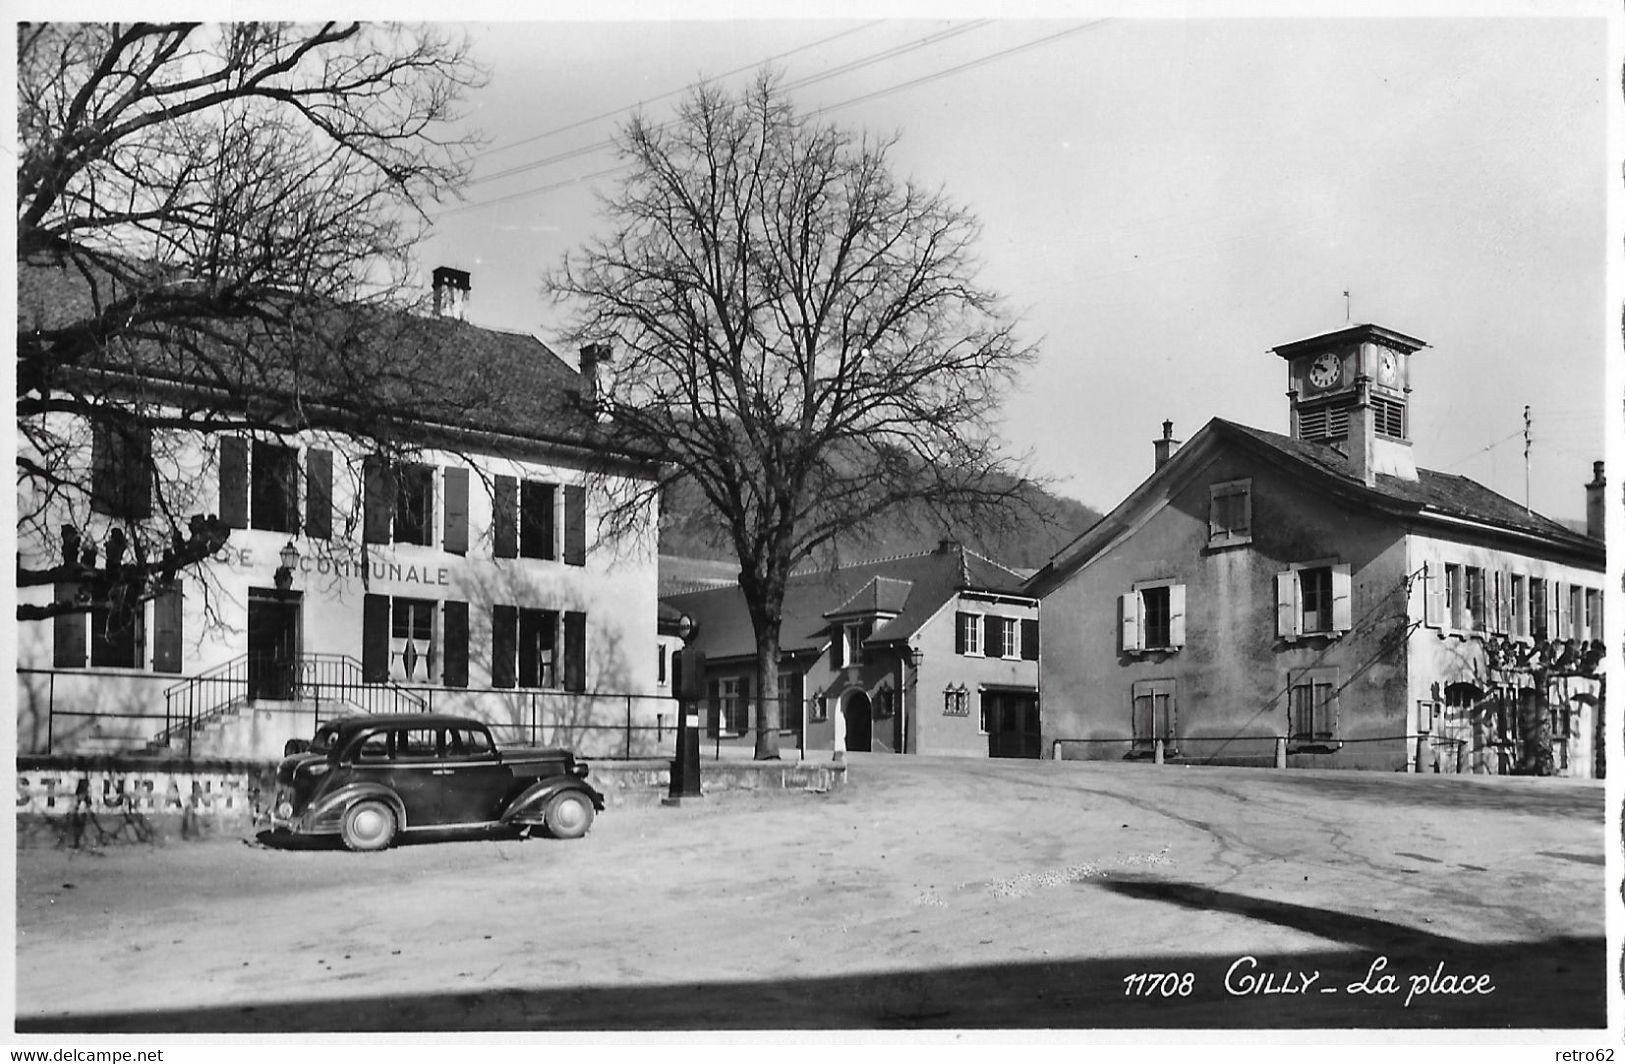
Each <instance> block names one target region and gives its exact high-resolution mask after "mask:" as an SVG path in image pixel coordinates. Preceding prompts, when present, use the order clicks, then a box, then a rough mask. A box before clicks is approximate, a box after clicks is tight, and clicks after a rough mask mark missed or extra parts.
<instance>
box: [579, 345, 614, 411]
mask: <svg viewBox="0 0 1625 1064" xmlns="http://www.w3.org/2000/svg"><path fill="white" fill-rule="evenodd" d="M609 355H610V351H609V345H608V344H587V345H586V346H584V347H582V349H581V405H582V406H583V407H584V408H585V409H587V410H588V411H591V412H592V413H594V414H596V413H597V412H598V407H599V395H598V367H599V365H601V364H602V363H605V362H608V361H609Z"/></svg>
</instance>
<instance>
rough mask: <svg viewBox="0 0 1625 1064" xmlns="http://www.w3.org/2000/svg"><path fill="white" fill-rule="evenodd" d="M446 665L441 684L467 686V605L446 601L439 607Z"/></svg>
mask: <svg viewBox="0 0 1625 1064" xmlns="http://www.w3.org/2000/svg"><path fill="white" fill-rule="evenodd" d="M440 610H441V629H442V634H443V642H444V643H445V655H446V663H445V666H444V667H443V669H442V672H441V682H442V683H444V684H445V685H446V686H447V687H467V686H468V603H466V602H457V601H448V602H446V603H445V604H444V605H442V606H441V607H440Z"/></svg>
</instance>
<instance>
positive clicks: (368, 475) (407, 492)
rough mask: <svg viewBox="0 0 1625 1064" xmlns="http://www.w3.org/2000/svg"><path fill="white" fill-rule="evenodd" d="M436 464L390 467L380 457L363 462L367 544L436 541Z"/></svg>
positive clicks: (429, 543) (426, 544)
mask: <svg viewBox="0 0 1625 1064" xmlns="http://www.w3.org/2000/svg"><path fill="white" fill-rule="evenodd" d="M434 474H435V471H434V467H433V466H427V465H420V464H417V463H403V464H400V465H394V466H390V465H388V464H386V463H385V462H384V461H383V460H382V459H380V458H368V459H366V461H365V462H364V463H363V465H362V490H363V494H364V496H365V520H364V526H365V527H364V529H363V531H364V533H365V538H366V541H367V542H368V543H389V542H395V543H417V544H420V545H422V546H425V547H427V546H430V545H431V544H432V543H433V542H434V481H435V475H434Z"/></svg>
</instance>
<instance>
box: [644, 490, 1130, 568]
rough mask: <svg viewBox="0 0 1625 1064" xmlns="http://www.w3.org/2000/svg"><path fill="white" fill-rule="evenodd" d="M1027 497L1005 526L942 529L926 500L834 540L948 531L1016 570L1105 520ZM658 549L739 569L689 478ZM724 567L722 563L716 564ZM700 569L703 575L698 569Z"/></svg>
mask: <svg viewBox="0 0 1625 1064" xmlns="http://www.w3.org/2000/svg"><path fill="white" fill-rule="evenodd" d="M1021 499H1022V502H1021V503H1019V504H1015V505H1012V506H1010V507H1009V508H1008V509H1007V510H1006V512H1005V515H1004V521H1003V525H1004V527H1001V528H998V529H997V530H992V531H982V532H981V533H978V532H976V531H973V530H965V529H953V528H943V527H942V526H941V525H940V524H939V523H938V522H937V521H936V520H935V519H934V518H933V517H932V516H931V515H930V514H929V513H928V512H926V510H925V508H924V507H916V508H914V509H913V510H912V511H911V512H906V513H903V514H900V515H898V516H896V517H894V518H892V519H890V520H888V521H887V522H886V523H885V524H884V525H882V526H880V527H877V528H875V529H873V530H871V531H870V532H868V533H867V534H865V535H862V536H857V535H854V536H852V537H849V538H848V539H845V540H842V541H841V542H840V543H838V544H837V545H836V553H837V554H838V555H839V557H840V558H841V560H842V561H854V562H855V561H863V560H867V559H870V558H883V557H889V556H891V555H896V554H912V553H916V552H919V551H926V550H930V549H932V548H933V547H935V546H936V545H937V543H938V542H939V541H940V540H942V539H945V538H952V539H957V540H959V541H960V542H962V543H964V544H965V545H966V546H967V547H969V548H971V549H972V550H974V551H976V552H977V553H979V554H982V555H985V556H986V557H988V558H991V559H993V560H994V561H996V562H998V563H1000V564H1001V565H1005V566H1008V567H1009V568H1012V569H1016V570H1018V571H1029V570H1033V569H1037V568H1039V567H1040V566H1042V565H1044V564H1045V563H1046V562H1048V561H1049V560H1050V558H1051V557H1052V556H1054V554H1055V552H1056V551H1058V550H1059V549H1060V548H1062V547H1064V546H1065V545H1066V544H1068V543H1070V542H1071V541H1072V540H1073V539H1074V538H1075V537H1076V536H1077V535H1078V534H1079V533H1081V532H1083V531H1084V530H1085V529H1086V528H1088V527H1089V526H1090V525H1093V524H1094V523H1095V522H1096V521H1098V520H1100V517H1101V514H1100V513H1099V511H1097V510H1094V509H1091V508H1090V507H1088V506H1085V505H1084V504H1083V503H1081V502H1078V501H1077V500H1075V499H1068V498H1064V497H1061V496H1058V495H1051V494H1050V493H1049V492H1047V491H1045V490H1043V489H1042V488H1039V487H1035V486H1028V487H1025V488H1023V489H1022V493H1021ZM660 553H661V555H662V556H663V557H667V558H670V557H679V558H687V559H696V560H702V561H714V562H727V563H731V564H732V565H733V569H731V570H730V571H731V572H734V573H736V572H737V562H736V561H735V560H734V558H733V554H732V551H731V549H730V548H729V546H728V542H727V539H726V537H725V536H724V535H722V534H721V530H720V526H719V525H718V524H717V522H716V519H715V518H714V517H713V516H712V514H711V512H710V510H709V508H708V507H707V504H706V502H705V499H704V498H703V497H702V496H701V495H700V493H699V492H698V491H697V490H695V488H694V487H693V486H692V485H691V484H689V483H688V482H687V481H683V482H679V483H678V484H675V485H673V486H672V487H671V488H669V489H668V490H667V492H666V496H665V498H664V499H663V500H662V505H661V521H660ZM718 571H720V570H718ZM696 575H698V574H696Z"/></svg>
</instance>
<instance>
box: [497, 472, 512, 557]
mask: <svg viewBox="0 0 1625 1064" xmlns="http://www.w3.org/2000/svg"><path fill="white" fill-rule="evenodd" d="M491 549H492V553H493V554H495V555H496V556H497V557H498V558H517V557H519V481H518V479H517V478H514V477H497V478H496V480H495V481H494V482H493V483H492V485H491Z"/></svg>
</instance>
